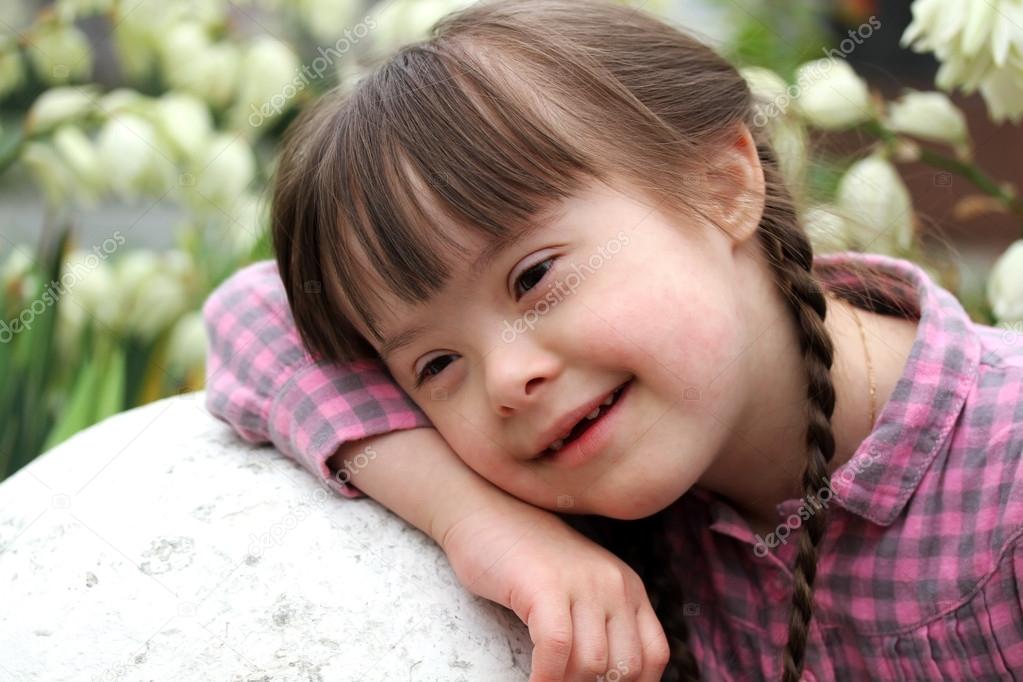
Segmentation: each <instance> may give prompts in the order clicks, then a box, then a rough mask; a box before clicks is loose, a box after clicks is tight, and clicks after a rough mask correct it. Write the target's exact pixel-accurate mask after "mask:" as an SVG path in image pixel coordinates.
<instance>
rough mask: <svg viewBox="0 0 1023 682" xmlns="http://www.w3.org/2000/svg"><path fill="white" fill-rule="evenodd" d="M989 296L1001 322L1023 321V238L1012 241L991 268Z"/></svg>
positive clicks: (996, 315) (988, 285)
mask: <svg viewBox="0 0 1023 682" xmlns="http://www.w3.org/2000/svg"><path fill="white" fill-rule="evenodd" d="M987 297H988V301H989V302H990V303H991V309H992V310H993V311H994V314H995V317H997V318H998V320H999V321H1001V322H1023V239H1021V240H1017V241H1015V242H1013V243H1012V245H1011V246H1010V247H1009V248H1008V250H1007V251H1006V252H1005V253H1003V254H1002V256H1001V257H1000V258H999V259H998V262H996V263H995V266H994V268H992V269H991V276H990V278H989V279H988V283H987Z"/></svg>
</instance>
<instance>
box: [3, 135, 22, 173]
mask: <svg viewBox="0 0 1023 682" xmlns="http://www.w3.org/2000/svg"><path fill="white" fill-rule="evenodd" d="M24 147H25V135H24V134H23V133H18V135H17V137H16V138H15V139H14V141H13V142H11V143H10V144H8V145H6V146H5V147H4V148H3V149H0V175H3V174H4V173H5V172H6V171H7V169H8V168H9V167H10V166H12V165H13V164H14V162H15V161H17V160H18V157H19V156H21V152H22V150H23V149H24Z"/></svg>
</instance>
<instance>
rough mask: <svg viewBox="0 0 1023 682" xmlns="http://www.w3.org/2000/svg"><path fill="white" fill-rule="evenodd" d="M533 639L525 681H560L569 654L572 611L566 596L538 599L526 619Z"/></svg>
mask: <svg viewBox="0 0 1023 682" xmlns="http://www.w3.org/2000/svg"><path fill="white" fill-rule="evenodd" d="M526 625H527V626H528V627H529V638H530V639H531V640H533V663H532V672H531V673H530V675H529V682H563V680H564V678H565V667H566V666H567V665H568V657H569V655H570V654H571V653H572V611H571V606H570V604H569V601H568V597H567V596H565V597H564V598H560V599H555V598H549V597H548V598H539V599H537V600H536V606H534V607H533V608H532V609H531V610H530V612H529V617H528V619H527V622H526Z"/></svg>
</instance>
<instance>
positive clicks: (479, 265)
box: [380, 210, 564, 359]
mask: <svg viewBox="0 0 1023 682" xmlns="http://www.w3.org/2000/svg"><path fill="white" fill-rule="evenodd" d="M563 213H564V211H562V210H558V211H550V212H546V213H544V214H543V216H544V218H543V219H537V220H532V221H530V222H529V224H528V225H527V226H526V227H525V228H524V229H523V230H521V231H520V232H519V233H518V234H516V235H515V236H514V237H510V238H508V239H503V240H494V241H491V242H490V243H489V244H487V245H486V246H485V247H483V250H482V251H481V252H480V255H479V257H478V258H477V259H476V262H475V263H473V264H472V266H471V267H470V268H469V277H470V282H471V283H473V284H475V283H476V282H477V280H479V278H480V276H481V275H482V274H483V271H484V270H486V269H487V268H489V267H490V266H491V265H492V264H493V262H494V260H495V259H496V258H497V257H498V256H499V255H501V254H502V253H504V251H505V250H507V249H510V248H511V247H513V246H515V245H516V244H518V243H520V242H522V241H524V240H526V239H527V238H528V237H529V236H530V235H532V234H534V233H535V232H536V231H537V230H539V229H540V228H541V227H543V226H544V225H549V224H550V223H551V222H553V221H555V220H557V219H558V218H560V217H561V215H562V214H563ZM426 330H427V326H426V325H424V324H420V325H416V326H414V327H410V328H408V329H406V330H404V331H401V332H399V333H397V334H395V335H394V336H393V337H391V338H389V339H385V340H384V343H383V344H382V345H381V346H380V357H381V358H384V359H387V358H389V357H390V356H391V355H393V354H394V353H396V352H397V351H399V350H401V349H402V348H405V347H406V346H408V345H410V344H411V343H412V342H413V341H415V340H416V339H417V338H418V337H419V336H421V335H422V334H423V333H424V332H426Z"/></svg>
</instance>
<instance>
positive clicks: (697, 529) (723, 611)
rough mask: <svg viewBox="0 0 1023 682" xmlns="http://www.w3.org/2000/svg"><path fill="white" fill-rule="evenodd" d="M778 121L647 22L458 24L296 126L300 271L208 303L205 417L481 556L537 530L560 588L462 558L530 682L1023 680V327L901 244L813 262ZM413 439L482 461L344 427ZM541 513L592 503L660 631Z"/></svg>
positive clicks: (598, 534)
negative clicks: (891, 252) (964, 297)
mask: <svg viewBox="0 0 1023 682" xmlns="http://www.w3.org/2000/svg"><path fill="white" fill-rule="evenodd" d="M755 118H756V117H755V116H754V110H753V104H752V101H751V95H750V92H749V89H748V88H747V86H746V84H745V82H744V81H743V79H742V78H741V77H740V76H739V74H738V73H737V72H736V71H735V69H734V68H733V67H732V66H730V65H729V64H728V63H726V62H725V61H723V60H722V59H721V58H719V57H718V56H716V55H715V54H714V52H712V51H711V50H710V49H708V48H707V47H705V46H703V45H701V44H700V43H698V42H696V41H694V40H693V39H691V38H689V37H687V36H685V35H683V34H682V33H680V32H678V31H677V30H675V29H673V28H671V27H669V26H667V25H665V24H663V23H661V22H659V21H657V20H656V19H654V18H652V17H650V16H648V15H646V14H644V13H643V12H640V11H637V10H633V9H628V8H625V7H622V6H618V5H614V4H610V3H604V2H587V3H578V2H570V1H569V0H510V1H502V2H491V3H487V4H481V5H475V6H472V7H470V8H468V9H466V10H463V11H462V12H460V13H458V14H455V15H452V16H449V17H448V18H446V19H445V20H444V21H442V22H441V23H440V24H439V25H438V27H437V28H436V30H435V32H434V34H433V36H432V37H431V38H430V39H429V40H427V41H424V42H421V43H417V44H414V45H410V46H407V47H405V48H404V49H402V50H401V51H400V52H399V53H398V54H397V55H395V56H393V57H392V58H391V59H390V60H389V61H387V62H386V63H385V64H383V65H382V66H380V67H379V68H378V69H377V70H376V71H375V72H374V73H373V74H372V75H370V76H368V77H367V78H366V79H364V80H363V81H362V82H361V83H360V84H359V85H358V86H357V87H356V88H355V90H354V91H353V92H352V93H351V94H349V95H347V96H340V95H331V96H327V97H324V98H323V99H322V100H321V101H320V102H319V103H318V105H317V106H315V107H313V108H312V109H310V110H309V111H307V112H305V113H303V115H302V116H301V118H300V120H299V121H298V122H297V123H296V124H295V125H294V126H293V127H292V128H291V130H290V131H289V134H288V135H287V138H286V140H285V143H284V146H283V150H282V155H281V158H280V162H279V166H278V170H277V178H276V185H275V190H274V205H273V237H274V245H275V249H276V256H277V258H276V267H275V264H273V263H261V264H257V265H255V266H250V267H249V268H246V269H245V270H243V271H242V272H241V273H240V274H239V275H236V276H235V277H233V278H232V279H231V280H229V281H228V282H227V283H225V284H224V285H223V286H222V287H221V288H220V289H219V290H218V291H217V292H215V294H214V295H213V296H212V297H211V298H210V300H209V301H208V303H207V305H206V308H205V314H206V319H207V323H208V332H209V334H210V337H211V354H210V360H209V364H208V380H207V387H208V396H209V397H208V404H209V407H210V409H211V411H212V412H213V413H214V414H216V415H218V416H220V417H222V418H224V419H226V420H227V421H229V422H230V423H232V424H233V425H234V426H235V428H236V429H238V430H239V432H240V433H242V434H243V435H244V436H245V437H247V438H249V439H250V440H271V441H272V442H274V443H275V444H277V446H278V447H280V448H281V449H282V450H284V451H285V452H286V453H288V454H289V455H291V456H292V457H295V458H296V459H298V460H299V461H302V462H303V463H304V464H305V465H306V466H307V467H309V468H310V470H312V471H314V472H316V473H317V474H318V475H320V476H322V477H325V478H326V479H327V480H330V481H331V485H332V487H333V488H334V489H335V490H337V491H338V492H341V493H343V494H345V495H347V496H356V495H358V494H361V491H365V492H367V493H368V494H371V495H373V496H374V497H376V498H377V499H380V500H381V501H382V502H383V503H385V504H387V505H388V506H390V507H391V508H392V509H395V510H396V511H398V513H400V514H401V515H402V516H404V517H405V518H407V519H410V520H414V522H415V523H416V525H418V526H419V527H421V528H428V529H430V532H431V534H432V535H433V537H435V538H441V539H443V543H442V544H443V545H444V546H445V550H446V551H448V555H449V557H451V558H452V563H453V565H455V566H456V570H457V571H458V572H459V577H460V578H464V576H465V575H468V574H469V573H471V572H472V571H470V570H469V569H468V568H467V566H469V565H471V564H472V561H474V560H475V561H476V562H477V565H474V566H473V568H474V569H476V568H480V566H483V565H488V566H489V564H488V561H490V560H491V559H492V557H493V556H494V554H493V552H494V548H495V547H497V546H499V545H500V544H501V542H506V548H510V547H511V546H512V545H514V544H515V543H514V542H512V541H511V539H510V538H513V539H515V540H516V541H519V540H521V539H522V537H523V536H522V535H521V534H520V533H519V532H518V529H520V528H522V527H523V526H522V525H518V526H516V524H523V523H526V524H528V525H530V526H533V527H536V528H543V532H541V533H540V535H541V536H542V537H543V538H544V539H543V541H542V542H549V543H551V544H552V545H554V546H556V549H557V552H556V553H555V552H551V553H549V554H543V551H544V550H542V549H541V545H542V542H538V543H537V544H534V545H530V549H529V552H535V553H532V554H529V555H528V556H529V557H530V558H531V559H538V560H537V561H535V562H533V563H535V564H538V565H539V567H538V568H535V569H531V570H534V571H538V572H541V573H527V574H526V575H528V576H535V575H544V576H545V579H546V578H548V577H550V576H551V575H553V574H555V573H556V572H560V573H558V575H562V576H569V577H570V578H571V580H569V579H568V578H566V579H565V580H564V581H563V582H561V583H558V582H557V581H553V582H551V581H547V582H546V583H545V584H549V585H550V584H554V585H564V589H565V591H566V593H567V594H568V595H569V596H568V597H565V596H564V595H559V594H553V593H552V592H550V591H548V592H541V593H538V594H539V595H540V596H537V594H532V595H529V596H528V597H524V596H522V594H523V590H522V589H521V588H522V585H521V584H517V583H516V582H515V581H516V580H522V578H521V577H519V578H516V577H515V576H513V575H511V574H510V573H511V572H502V569H500V568H498V569H496V577H494V576H490V577H488V578H485V579H482V582H481V583H479V584H477V583H476V582H473V581H475V580H476V579H477V578H479V574H485V573H486V571H485V570H479V571H477V572H476V578H473V581H468V580H465V579H463V583H469V582H472V584H473V585H474V589H478V591H479V593H481V594H484V595H485V596H488V597H490V598H493V599H494V600H495V601H499V602H500V603H503V604H505V605H506V606H509V608H515V610H516V613H517V614H519V616H520V617H521V618H523V620H524V621H526V622H527V624H528V625H529V627H530V634H531V636H532V638H533V640H534V642H535V643H536V648H537V650H539V649H540V648H541V646H544V647H547V649H545V653H544V654H543V655H542V656H541V655H537V653H536V651H535V652H534V670H533V677H532V678H531V679H532V680H534V681H535V680H540V679H551V680H558V679H573V680H574V679H586V678H584V677H582V676H583V675H586V674H588V675H590V677H589V678H588V679H593V677H592V676H593V675H597V674H605V675H608V677H609V679H611V678H612V677H611V675H610V671H612V670H614V671H615V674H616V675H617V677H616V678H615V679H639V680H656V679H661V673H662V670H663V672H664V676H663V679H671V680H675V679H708V680H751V679H777V678H779V677H781V678H782V679H784V680H789V681H794V680H798V679H800V678H801V676H802V678H803V679H810V680H817V679H819V680H837V679H841V680H860V679H877V680H937V679H971V680H995V679H1018V678H1019V677H1023V599H1021V596H1020V595H1023V586H1021V585H1020V576H1023V544H1021V542H1020V538H1021V534H1023V469H1021V467H1020V462H1021V450H1023V349H1021V348H1019V347H1012V346H1011V345H1009V342H1008V341H1007V340H1006V339H1005V338H1004V337H1002V336H1001V335H1000V334H999V332H998V331H997V330H995V329H992V328H989V327H984V326H980V325H976V324H973V323H972V322H971V321H970V320H969V318H968V316H967V315H966V313H965V312H964V311H963V309H962V307H961V306H960V305H959V304H958V303H957V302H956V300H955V298H954V297H953V296H952V295H951V294H949V293H948V292H946V291H944V290H943V289H941V288H940V287H938V286H937V285H936V284H935V283H934V282H932V281H931V280H930V279H929V278H928V277H927V275H926V274H925V273H924V272H923V271H922V270H921V269H920V268H918V267H917V266H915V265H913V264H912V263H910V262H907V261H903V260H898V259H893V258H889V257H884V256H879V255H865V254H856V253H842V254H835V255H831V256H827V257H818V258H816V259H815V258H814V256H813V254H812V251H811V247H810V244H809V242H808V239H807V237H806V235H805V234H804V232H803V231H802V230H801V229H800V227H799V226H798V224H797V221H796V217H795V214H794V211H793V207H792V202H791V199H790V197H789V195H788V193H787V192H786V190H785V188H784V187H783V186H782V184H781V182H780V179H779V177H780V176H779V170H778V163H777V161H776V159H775V157H774V155H773V153H772V152H771V149H770V147H769V145H768V144H767V143H766V142H765V141H764V132H763V131H762V130H760V129H757V128H756V127H755V126H754V124H753V121H754V120H755ZM878 191H885V188H883V187H879V188H878ZM884 227H885V226H878V228H879V229H883V228H884ZM285 293H286V297H287V304H288V306H286V305H285ZM289 307H290V310H289ZM289 312H290V314H289ZM292 316H293V321H292ZM292 325H294V326H292ZM296 329H297V332H296ZM299 337H300V339H301V341H302V342H304V346H305V348H308V349H309V351H310V352H309V353H307V352H306V351H305V350H304V348H303V347H302V346H301V344H300V342H299ZM427 426H432V427H435V429H436V433H439V435H440V436H442V437H443V444H444V446H450V449H451V450H452V451H453V452H454V453H455V454H456V455H457V456H458V458H460V460H461V461H462V462H464V463H465V465H468V467H469V468H471V470H472V471H473V472H475V474H472V475H471V476H470V475H469V474H467V473H466V472H467V470H465V469H460V470H458V471H456V469H455V468H453V467H454V465H453V464H452V463H451V462H450V461H449V460H446V459H444V455H443V454H441V450H442V446H441V445H439V444H438V443H435V442H420V443H418V444H417V446H416V447H405V448H401V447H398V446H396V445H393V443H394V441H391V443H389V444H388V445H387V447H388V448H390V449H385V445H384V444H383V442H380V441H375V442H380V449H381V451H383V452H384V453H385V454H384V455H382V456H375V454H374V453H375V451H374V450H372V449H371V448H367V449H366V450H363V451H362V452H359V455H356V452H357V451H356V448H355V447H350V446H351V445H352V444H353V443H355V442H356V441H360V440H361V441H362V443H360V446H361V445H362V444H364V443H365V442H366V441H365V440H364V439H366V438H369V437H376V436H381V435H383V434H388V433H389V432H390V434H389V435H388V437H392V438H393V437H394V436H395V433H396V432H398V431H399V430H404V429H414V427H427ZM431 431H432V429H423V428H418V429H414V430H410V431H405V433H412V432H420V433H423V434H426V433H430V432H431ZM367 452H369V453H370V454H368V455H367V454H366V453H367ZM404 453H407V456H406V454H404ZM360 456H361V459H360ZM399 461H400V465H399V464H398V462H399ZM335 471H336V474H335ZM477 474H478V476H480V477H482V478H483V479H486V481H488V482H489V484H492V485H493V486H496V487H497V488H499V489H500V490H501V491H504V492H500V493H497V494H495V492H494V491H493V490H492V489H490V488H489V487H487V486H484V487H481V486H480V483H479V479H478V478H474V477H475V476H476V475H477ZM332 477H336V479H337V481H334V480H333V478H332ZM351 480H357V481H358V484H359V489H354V488H353V487H352V486H351V485H347V486H342V485H339V483H338V481H343V482H345V483H347V482H349V481H351ZM489 484H487V485H488V486H489ZM452 493H454V494H452ZM505 493H508V494H510V495H511V496H513V497H514V498H517V499H516V500H514V501H513V498H512V497H509V496H508V495H506V494H505ZM519 501H522V502H525V503H528V505H525V506H529V505H532V507H530V509H533V507H539V508H542V509H547V510H551V511H555V512H560V513H564V514H574V515H583V516H578V517H574V518H576V519H578V524H577V527H580V528H583V529H584V530H586V531H587V532H588V533H589V534H590V535H591V536H592V537H594V538H596V539H598V540H599V541H600V543H601V544H602V545H603V546H605V547H607V548H609V549H613V550H614V552H615V553H616V554H617V555H619V556H621V557H622V558H623V559H625V560H627V561H628V564H629V566H631V567H632V568H634V569H635V572H636V573H637V574H638V575H639V576H641V577H642V579H643V583H644V584H645V586H646V589H647V593H648V595H649V598H650V602H651V604H652V607H653V608H655V609H656V615H657V619H659V622H660V625H663V628H664V635H666V641H665V638H664V636H663V635H662V634H661V632H660V630H659V628H658V626H657V620H655V619H654V618H653V615H652V614H653V612H652V611H651V604H647V602H646V601H645V599H644V598H643V597H642V596H641V595H637V592H636V590H635V583H633V582H632V580H633V579H634V576H633V574H632V573H630V572H627V571H621V572H616V573H609V572H608V571H607V570H605V569H606V568H607V567H609V566H615V564H614V563H613V561H612V560H611V559H609V558H608V557H607V556H605V555H598V554H594V553H591V550H590V548H589V547H588V545H586V544H584V543H583V542H581V541H580V540H579V539H578V537H577V534H576V533H575V531H573V530H571V529H568V528H562V527H561V526H552V525H544V523H545V522H544V521H542V520H541V519H540V517H538V516H535V515H532V516H531V515H529V514H528V513H526V512H525V511H524V510H523V509H522V508H521V507H515V506H513V505H519V504H521V502H519ZM491 511H493V512H495V513H493V514H491V513H490V512H491ZM534 512H535V513H539V514H541V515H543V517H544V518H547V517H549V516H550V515H548V514H547V513H546V512H538V511H537V510H534ZM523 519H526V521H525V522H524V521H523ZM481 520H485V521H481ZM506 528H516V530H515V531H514V532H505V529H506ZM438 529H439V530H438ZM456 555H457V556H458V557H461V558H459V559H457V560H456ZM470 556H471V557H473V558H471V559H470V558H467V557H470ZM566 564H571V565H572V566H566ZM522 565H523V564H519V566H520V567H521V566H522ZM577 566H582V567H583V568H584V569H585V570H586V571H588V572H589V573H584V574H583V575H589V574H590V573H592V574H593V575H596V574H598V573H599V574H601V575H613V576H614V581H617V587H612V586H611V583H612V582H614V581H610V580H609V581H605V582H604V583H601V584H598V583H595V582H594V583H587V584H588V585H589V586H590V587H591V588H592V589H591V591H590V592H589V593H584V592H585V591H580V589H579V588H578V586H577V585H576V584H575V583H577V582H579V581H580V578H579V576H580V573H578V572H577V573H572V572H571V571H573V570H575V568H574V567H577ZM543 571H547V572H548V573H542V572H543ZM572 581H575V582H572ZM483 584H486V587H482V586H481V585H483ZM640 592H642V590H640ZM510 593H514V594H515V595H518V596H509V594H510ZM612 602H613V603H612ZM669 654H670V660H669ZM1014 676H1016V677H1014Z"/></svg>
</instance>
